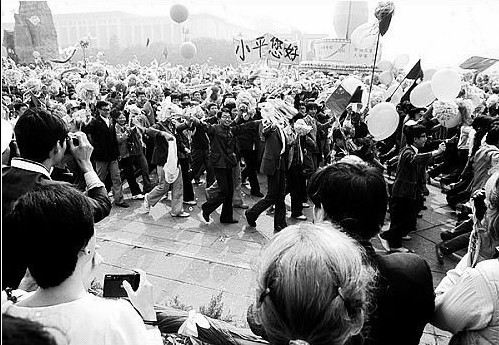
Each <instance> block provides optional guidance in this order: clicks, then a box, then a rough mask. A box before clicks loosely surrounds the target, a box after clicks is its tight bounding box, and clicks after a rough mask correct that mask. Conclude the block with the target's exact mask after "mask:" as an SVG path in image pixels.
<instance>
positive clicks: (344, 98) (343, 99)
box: [326, 85, 352, 114]
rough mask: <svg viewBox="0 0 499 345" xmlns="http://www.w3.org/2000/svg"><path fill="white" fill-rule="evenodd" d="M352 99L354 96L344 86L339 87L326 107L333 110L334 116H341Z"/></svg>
mask: <svg viewBox="0 0 499 345" xmlns="http://www.w3.org/2000/svg"><path fill="white" fill-rule="evenodd" d="M351 97H352V95H350V94H349V93H348V91H347V90H346V89H345V88H344V87H343V86H341V85H339V86H338V87H337V88H336V90H334V92H333V93H332V94H331V96H330V97H329V99H328V100H327V101H326V107H328V108H329V109H331V111H333V113H334V114H341V113H342V112H343V111H344V110H345V108H346V107H347V105H348V103H349V102H350V98H351Z"/></svg>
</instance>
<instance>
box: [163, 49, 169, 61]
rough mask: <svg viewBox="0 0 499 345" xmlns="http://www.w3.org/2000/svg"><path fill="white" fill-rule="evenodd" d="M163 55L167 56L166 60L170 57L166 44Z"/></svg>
mask: <svg viewBox="0 0 499 345" xmlns="http://www.w3.org/2000/svg"><path fill="white" fill-rule="evenodd" d="M163 56H164V57H165V60H166V59H167V58H168V49H167V48H166V46H165V47H164V48H163Z"/></svg>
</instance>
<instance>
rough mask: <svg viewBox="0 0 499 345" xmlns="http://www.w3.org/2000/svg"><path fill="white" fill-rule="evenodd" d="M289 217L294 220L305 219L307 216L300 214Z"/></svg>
mask: <svg viewBox="0 0 499 345" xmlns="http://www.w3.org/2000/svg"><path fill="white" fill-rule="evenodd" d="M291 218H294V219H296V220H307V217H306V216H305V215H303V214H302V215H301V216H291Z"/></svg>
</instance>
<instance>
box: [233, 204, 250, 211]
mask: <svg viewBox="0 0 499 345" xmlns="http://www.w3.org/2000/svg"><path fill="white" fill-rule="evenodd" d="M233 207H234V208H242V209H243V210H246V209H248V208H249V205H248V204H241V205H234V206H233Z"/></svg>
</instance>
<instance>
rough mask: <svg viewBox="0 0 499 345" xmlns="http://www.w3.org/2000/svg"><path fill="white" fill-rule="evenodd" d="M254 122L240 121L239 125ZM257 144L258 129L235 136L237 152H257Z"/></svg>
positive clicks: (258, 137) (250, 120)
mask: <svg viewBox="0 0 499 345" xmlns="http://www.w3.org/2000/svg"><path fill="white" fill-rule="evenodd" d="M254 121H255V120H254V119H249V120H248V121H244V120H241V123H249V122H254ZM259 143H260V134H259V133H258V127H255V128H253V129H251V130H246V131H243V132H242V133H241V134H240V135H238V136H237V145H238V148H239V151H243V150H244V151H249V150H258V147H259Z"/></svg>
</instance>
